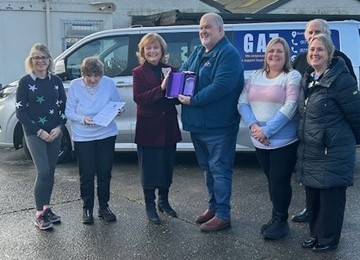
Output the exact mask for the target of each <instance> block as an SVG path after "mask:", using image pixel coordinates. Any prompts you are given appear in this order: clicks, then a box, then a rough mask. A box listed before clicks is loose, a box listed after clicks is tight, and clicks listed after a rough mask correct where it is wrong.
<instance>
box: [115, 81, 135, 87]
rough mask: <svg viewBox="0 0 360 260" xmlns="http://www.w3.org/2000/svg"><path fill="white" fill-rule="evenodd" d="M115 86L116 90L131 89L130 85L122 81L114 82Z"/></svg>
mask: <svg viewBox="0 0 360 260" xmlns="http://www.w3.org/2000/svg"><path fill="white" fill-rule="evenodd" d="M115 85H116V87H117V88H126V87H132V84H129V83H126V82H123V81H119V82H116V84H115Z"/></svg>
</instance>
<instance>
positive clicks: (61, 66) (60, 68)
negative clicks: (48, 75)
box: [54, 60, 67, 80]
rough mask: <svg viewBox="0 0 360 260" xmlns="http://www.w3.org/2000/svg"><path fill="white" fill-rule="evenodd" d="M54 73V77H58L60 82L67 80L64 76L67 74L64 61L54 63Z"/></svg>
mask: <svg viewBox="0 0 360 260" xmlns="http://www.w3.org/2000/svg"><path fill="white" fill-rule="evenodd" d="M54 72H55V75H57V76H59V77H60V78H61V79H62V80H66V79H67V75H66V74H67V73H66V68H65V61H64V60H58V61H56V63H55V68H54Z"/></svg>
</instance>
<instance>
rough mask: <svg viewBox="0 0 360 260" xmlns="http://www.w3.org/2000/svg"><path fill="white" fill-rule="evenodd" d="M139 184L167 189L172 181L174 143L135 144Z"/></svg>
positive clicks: (174, 159) (174, 154) (151, 187)
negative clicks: (166, 144)
mask: <svg viewBox="0 0 360 260" xmlns="http://www.w3.org/2000/svg"><path fill="white" fill-rule="evenodd" d="M137 151H138V160H139V167H140V173H141V184H142V186H143V188H145V189H157V188H163V189H169V188H170V185H171V184H172V181H173V172H174V165H175V161H176V144H173V145H168V146H165V147H149V146H142V145H139V144H138V145H137Z"/></svg>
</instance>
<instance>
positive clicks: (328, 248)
mask: <svg viewBox="0 0 360 260" xmlns="http://www.w3.org/2000/svg"><path fill="white" fill-rule="evenodd" d="M337 247H338V245H334V246H330V245H322V244H316V245H315V246H314V247H313V249H312V251H313V252H315V253H322V252H328V251H333V250H336V249H337Z"/></svg>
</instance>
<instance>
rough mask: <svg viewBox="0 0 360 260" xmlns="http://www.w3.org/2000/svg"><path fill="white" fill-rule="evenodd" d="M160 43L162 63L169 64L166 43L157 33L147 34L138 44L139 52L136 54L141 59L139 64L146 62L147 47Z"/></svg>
mask: <svg viewBox="0 0 360 260" xmlns="http://www.w3.org/2000/svg"><path fill="white" fill-rule="evenodd" d="M156 42H158V43H159V44H160V47H161V52H162V55H161V58H160V62H162V63H167V62H168V59H169V54H167V44H166V42H165V40H164V39H163V38H162V37H161V36H160V35H159V34H157V33H147V34H145V35H144V36H143V37H142V38H141V40H140V42H139V44H138V51H137V52H136V56H137V57H138V59H139V63H140V64H143V63H144V62H145V60H146V59H145V50H144V49H145V46H147V45H149V44H153V43H156Z"/></svg>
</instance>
